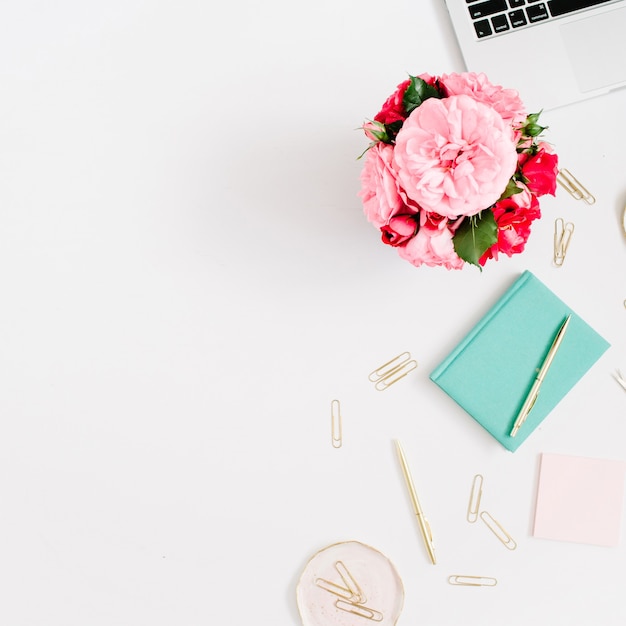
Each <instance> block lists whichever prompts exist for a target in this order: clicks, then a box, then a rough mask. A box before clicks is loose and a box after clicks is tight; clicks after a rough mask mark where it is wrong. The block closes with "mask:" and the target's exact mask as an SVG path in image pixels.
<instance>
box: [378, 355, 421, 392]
mask: <svg viewBox="0 0 626 626" xmlns="http://www.w3.org/2000/svg"><path fill="white" fill-rule="evenodd" d="M416 367H417V361H415V360H414V359H412V358H411V355H410V353H409V352H402V354H399V355H398V356H396V357H394V358H393V359H391V361H387V363H385V364H384V365H381V366H380V367H379V368H377V369H375V370H374V371H373V372H371V373H370V375H369V376H368V378H369V380H370V382H373V383H374V387H375V388H376V389H377V390H378V391H384V390H385V389H387V388H388V387H391V385H393V384H394V383H396V382H398V381H399V380H400V379H401V378H404V377H405V376H406V375H407V374H408V373H409V372H410V371H412V370H414V369H415V368H416Z"/></svg>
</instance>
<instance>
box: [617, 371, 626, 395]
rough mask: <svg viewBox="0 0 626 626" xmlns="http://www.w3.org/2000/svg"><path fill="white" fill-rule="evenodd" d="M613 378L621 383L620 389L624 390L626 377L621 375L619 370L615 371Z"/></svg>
mask: <svg viewBox="0 0 626 626" xmlns="http://www.w3.org/2000/svg"><path fill="white" fill-rule="evenodd" d="M615 380H616V381H617V382H618V383H619V384H620V385H621V387H622V389H625V390H626V378H624V377H623V376H622V373H621V372H620V371H619V370H617V371H616V372H615Z"/></svg>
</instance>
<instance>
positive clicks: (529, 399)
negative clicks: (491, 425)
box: [511, 315, 571, 437]
mask: <svg viewBox="0 0 626 626" xmlns="http://www.w3.org/2000/svg"><path fill="white" fill-rule="evenodd" d="M570 318H571V315H568V316H567V317H566V318H565V321H564V322H563V324H561V327H560V328H559V331H558V332H557V334H556V337H555V338H554V341H553V342H552V345H551V346H550V349H549V350H548V354H547V355H546V358H545V359H544V360H543V363H542V364H541V367H540V368H539V372H538V373H537V376H536V377H535V380H534V381H533V384H532V387H531V388H530V391H529V392H528V395H527V396H526V399H525V400H524V404H522V408H521V409H520V410H519V413H518V414H517V418H516V419H515V423H514V424H513V429H512V430H511V437H515V435H517V431H518V430H519V429H520V426H521V425H522V424H523V423H524V422H525V421H526V418H527V417H528V414H529V413H530V411H531V409H532V408H533V405H534V404H535V401H536V400H537V396H538V395H539V389H540V387H541V384H542V383H543V379H544V378H545V376H546V373H547V372H548V369H550V366H551V365H552V361H553V360H554V357H555V355H556V353H557V351H558V349H559V347H560V346H561V342H562V341H563V337H564V336H565V331H566V330H567V326H568V324H569V321H570Z"/></svg>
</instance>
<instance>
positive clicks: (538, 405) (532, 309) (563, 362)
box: [430, 271, 609, 451]
mask: <svg viewBox="0 0 626 626" xmlns="http://www.w3.org/2000/svg"><path fill="white" fill-rule="evenodd" d="M568 314H571V321H570V323H569V327H568V329H567V332H566V333H565V337H564V338H563V342H562V343H561V346H560V348H559V350H558V352H557V354H556V356H555V358H554V360H553V362H552V366H551V367H550V369H549V370H548V373H547V374H546V377H545V379H544V381H543V384H542V385H541V391H540V392H539V396H538V398H537V401H536V402H535V405H534V406H533V408H532V410H531V412H530V414H529V415H528V417H527V419H526V421H525V422H524V424H523V425H522V427H521V428H520V429H519V431H518V432H517V434H516V436H515V437H511V436H510V435H509V433H510V432H511V429H512V427H513V423H514V422H515V418H516V417H517V414H518V412H519V410H520V407H521V406H522V404H523V402H524V400H525V398H526V395H527V393H528V391H529V389H530V387H531V385H532V383H533V379H534V376H535V374H536V372H537V371H538V369H539V368H540V367H541V364H542V362H543V360H544V358H545V356H546V353H547V352H548V350H549V349H550V346H551V345H552V341H553V339H554V337H555V335H556V333H557V331H558V330H559V327H560V326H561V324H562V323H563V321H564V319H565V318H566V316H567V315H568ZM608 348H609V343H608V342H607V341H606V340H605V339H603V338H602V337H601V336H600V335H599V334H598V333H597V332H596V331H595V330H594V329H593V328H591V326H589V325H588V324H587V323H586V322H584V321H583V320H582V319H581V318H580V317H578V315H576V314H575V313H574V312H573V311H572V310H571V309H570V308H569V307H568V306H567V305H566V304H565V303H564V302H562V301H561V300H560V299H559V298H558V297H557V296H556V295H555V294H554V293H553V292H552V291H551V290H550V289H549V288H548V287H546V286H545V285H544V284H543V283H542V282H541V281H540V280H539V279H538V278H537V277H536V276H535V275H534V274H532V273H531V272H529V271H525V272H524V273H523V274H522V275H521V276H520V277H519V278H518V279H517V280H516V281H515V282H514V283H513V285H511V287H509V289H507V291H506V292H505V293H504V295H503V296H502V297H501V298H500V299H499V300H498V302H496V304H495V305H494V306H493V307H492V308H491V309H490V310H489V311H488V312H487V314H486V315H485V316H484V317H483V318H482V319H481V321H480V322H479V323H478V324H477V325H476V326H475V327H474V328H473V329H472V330H471V331H470V332H469V333H468V335H467V336H466V337H465V338H464V339H463V340H462V341H461V342H460V343H459V345H458V346H457V347H456V348H455V349H454V350H453V351H452V352H451V353H450V354H449V355H448V356H447V357H446V358H445V359H444V360H443V362H442V363H441V364H440V365H439V366H438V367H436V368H435V369H434V370H433V372H432V373H431V375H430V378H431V380H432V381H433V382H435V383H436V384H437V385H439V387H441V388H442V389H443V390H444V391H445V392H446V393H447V394H448V395H449V396H450V397H451V398H452V399H453V400H455V401H456V402H457V404H459V405H460V406H461V407H463V408H464V409H465V410H466V411H467V412H468V413H469V414H470V415H471V416H472V417H473V418H474V419H475V420H476V421H477V422H478V423H479V424H481V425H482V426H483V428H485V429H486V430H487V431H488V432H489V433H491V435H492V436H493V437H495V438H496V439H497V440H498V441H499V442H500V443H501V444H502V445H503V446H504V447H505V448H507V449H508V450H511V451H515V450H517V448H518V447H519V446H520V445H521V444H522V443H523V442H524V441H525V439H526V438H527V437H528V436H529V435H530V434H531V433H532V432H533V431H534V430H535V428H537V426H539V424H540V423H541V422H542V421H543V419H544V418H545V417H546V416H547V415H548V413H550V411H552V409H553V408H554V407H555V406H556V405H557V404H558V403H559V402H560V400H561V399H562V398H563V397H564V396H565V394H566V393H568V391H570V389H571V388H572V387H573V386H574V385H575V384H576V383H577V382H578V381H579V380H580V379H581V378H582V377H583V375H584V374H585V373H586V372H587V371H588V370H589V368H591V366H592V365H593V364H594V363H595V362H596V361H597V360H598V359H599V358H600V356H602V354H603V353H604V352H605V351H606V350H607V349H608Z"/></svg>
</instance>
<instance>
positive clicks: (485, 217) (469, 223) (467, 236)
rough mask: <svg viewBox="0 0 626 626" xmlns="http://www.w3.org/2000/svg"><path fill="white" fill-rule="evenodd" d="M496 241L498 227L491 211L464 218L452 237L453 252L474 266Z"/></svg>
mask: <svg viewBox="0 0 626 626" xmlns="http://www.w3.org/2000/svg"><path fill="white" fill-rule="evenodd" d="M496 241H498V225H497V224H496V220H495V218H494V217H493V213H492V211H491V210H489V209H486V210H484V211H481V212H480V213H479V214H478V215H473V216H472V217H466V218H465V219H464V220H463V221H462V222H461V225H460V226H459V227H458V228H457V230H456V232H455V233H454V237H452V242H453V243H454V251H455V252H456V253H457V254H458V255H459V257H460V258H462V259H463V260H464V261H465V262H467V263H471V264H472V265H476V266H477V267H479V268H480V269H481V271H482V268H481V267H480V265H479V264H478V260H479V259H480V257H481V256H482V255H483V254H484V253H485V251H486V250H488V249H489V248H490V247H491V246H492V245H493V244H494V243H496Z"/></svg>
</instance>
